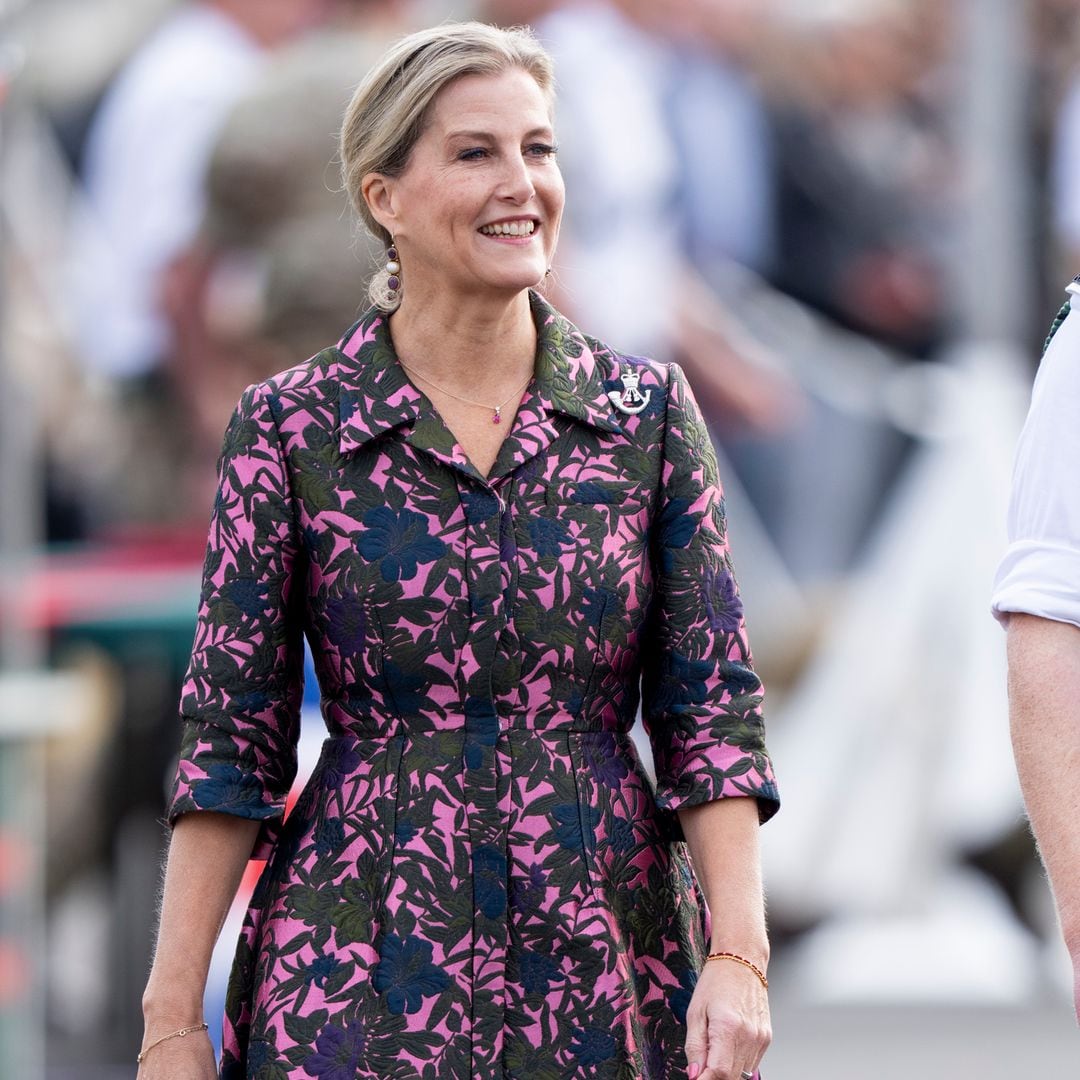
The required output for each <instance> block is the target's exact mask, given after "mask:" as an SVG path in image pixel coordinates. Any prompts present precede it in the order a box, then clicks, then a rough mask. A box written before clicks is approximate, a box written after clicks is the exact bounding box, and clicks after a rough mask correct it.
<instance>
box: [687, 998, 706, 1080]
mask: <svg viewBox="0 0 1080 1080" xmlns="http://www.w3.org/2000/svg"><path fill="white" fill-rule="evenodd" d="M685 1045H686V1062H687V1066H688V1067H687V1071H686V1075H687V1078H688V1080H699V1078H700V1076H701V1071H702V1070H703V1069H704V1068H705V1060H706V1058H707V1057H708V1052H709V1043H708V1039H707V1037H706V1031H705V1016H704V1013H703V1012H702V1011H701V1010H695V1009H694V1007H693V1003H691V1007H690V1009H689V1010H687V1013H686V1040H685Z"/></svg>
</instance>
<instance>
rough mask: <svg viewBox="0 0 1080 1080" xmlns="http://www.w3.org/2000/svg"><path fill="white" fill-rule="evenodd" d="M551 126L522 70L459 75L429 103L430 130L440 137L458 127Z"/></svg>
mask: <svg viewBox="0 0 1080 1080" xmlns="http://www.w3.org/2000/svg"><path fill="white" fill-rule="evenodd" d="M550 123H551V108H550V105H549V103H548V100H547V98H546V97H545V95H544V92H543V90H541V89H540V87H539V85H538V84H537V82H536V80H535V79H534V78H533V77H532V76H531V75H530V74H529V73H528V72H527V71H524V70H522V69H521V68H511V69H510V70H508V71H504V72H502V73H501V74H499V75H462V76H460V77H459V78H457V79H455V80H454V81H453V82H451V83H449V84H448V85H447V86H444V87H443V88H442V90H440V91H439V93H438V94H437V95H436V96H435V100H434V101H433V102H432V110H431V118H430V127H431V129H433V130H434V131H435V132H437V133H439V134H446V133H448V132H450V131H453V130H455V129H458V128H463V129H468V130H470V131H476V130H479V129H478V128H477V125H478V124H479V125H482V126H483V129H484V130H487V129H489V128H498V129H503V128H514V127H521V128H523V129H533V128H536V127H542V126H544V125H546V124H550Z"/></svg>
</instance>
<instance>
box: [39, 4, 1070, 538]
mask: <svg viewBox="0 0 1080 1080" xmlns="http://www.w3.org/2000/svg"><path fill="white" fill-rule="evenodd" d="M89 9H100V11H99V12H98V16H99V18H98V19H95V18H94V17H93V15H92V14H91V11H90V10H89ZM121 9H123V12H121ZM126 11H127V9H126V6H125V5H120V4H117V3H115V2H111V0H78V3H74V2H65V0H38V2H37V3H34V4H30V5H28V6H27V7H25V8H24V13H23V17H24V18H25V19H26V20H27V22H28V23H29V25H30V28H31V32H30V34H29V40H30V42H31V53H30V66H29V67H28V69H27V71H26V74H25V82H26V84H27V91H26V92H27V94H28V95H29V96H30V97H31V100H32V102H33V105H34V106H35V107H36V109H37V110H38V111H39V113H40V117H41V120H42V122H43V124H44V125H45V130H44V132H41V133H40V134H41V135H42V137H47V136H51V137H52V140H53V145H52V146H50V147H49V154H48V160H49V162H50V164H51V165H52V167H54V168H55V169H56V170H61V171H64V175H63V177H62V179H61V180H59V181H57V182H56V183H55V184H54V185H53V187H54V189H55V190H57V191H64V192H65V193H66V197H65V198H63V200H62V201H63V205H61V206H56V207H51V208H50V209H51V210H53V211H54V212H55V213H57V214H60V215H62V217H63V220H64V222H65V225H64V248H65V251H64V255H65V259H64V265H63V266H62V267H61V268H59V272H58V273H57V274H53V275H50V276H49V280H50V282H51V284H52V292H51V294H50V295H48V296H46V297H40V298H39V299H40V301H41V303H42V304H43V306H44V307H45V308H46V311H47V314H48V325H49V326H50V327H51V329H52V331H53V333H52V338H53V340H51V341H50V342H49V343H48V345H49V346H50V350H49V351H50V354H51V355H52V356H53V357H54V360H53V363H54V364H55V365H56V366H57V367H59V368H60V370H61V371H63V373H64V375H65V378H64V379H63V386H64V387H65V393H64V395H63V396H65V397H69V400H59V401H54V402H51V403H50V412H52V413H53V414H54V415H53V417H52V418H51V419H52V420H53V421H54V422H53V425H52V427H51V430H50V440H49V444H48V453H47V472H48V480H49V488H48V490H49V496H50V501H49V511H50V513H49V531H50V537H51V538H54V539H80V538H86V537H95V536H101V535H103V534H108V533H110V532H114V531H115V530H118V529H119V530H124V529H128V528H130V527H132V526H149V525H154V526H157V527H160V526H161V525H162V524H163V523H166V522H167V523H169V524H185V523H192V522H198V521H200V520H201V519H202V518H203V517H204V516H205V512H206V507H207V505H208V492H209V486H210V484H211V483H212V472H213V470H212V465H213V457H214V454H215V453H216V449H217V444H218V441H219V437H220V432H221V429H222V425H223V423H224V419H225V418H226V416H227V413H228V410H229V408H230V407H231V403H232V402H234V401H235V399H236V397H237V396H238V394H239V392H240V391H241V390H242V389H243V388H244V387H245V386H246V385H247V384H248V383H250V382H252V381H255V380H257V379H260V378H262V377H264V376H265V375H267V374H269V373H271V372H273V371H275V370H278V369H280V368H282V367H284V366H288V365H289V364H291V363H293V362H296V361H297V360H299V359H303V358H304V357H306V356H307V355H309V354H311V353H312V352H314V351H316V350H317V349H319V348H321V347H323V346H325V345H327V344H330V343H332V342H333V341H334V340H336V338H337V336H338V335H339V333H340V332H341V330H342V329H344V328H345V327H346V326H348V325H349V324H350V323H351V322H352V321H353V319H354V318H355V317H356V315H357V313H358V311H359V309H360V307H361V306H362V304H363V297H364V295H365V293H364V280H365V273H366V271H367V270H368V268H369V265H370V259H371V256H372V253H371V252H370V250H369V249H368V246H367V243H366V240H365V238H364V237H362V236H358V234H357V232H356V230H355V229H354V228H353V227H352V224H351V222H350V220H349V218H348V216H347V214H346V212H345V203H344V200H343V198H342V196H341V193H340V190H339V187H338V181H337V175H336V170H335V165H334V161H333V155H334V129H335V125H336V123H337V120H338V116H339V114H340V112H341V110H342V107H343V103H344V102H345V101H346V100H347V98H348V95H349V93H350V91H351V88H352V87H353V86H354V85H355V84H356V82H357V81H358V80H359V79H360V77H361V76H362V75H363V73H364V70H365V67H366V65H367V64H368V63H369V62H370V60H371V58H372V57H373V56H376V55H378V53H379V50H380V48H381V46H382V45H383V44H384V43H385V42H386V41H387V40H388V39H389V38H391V37H392V36H394V35H395V34H398V33H400V32H403V31H405V30H407V29H408V28H410V27H412V26H414V25H416V24H418V23H419V22H423V21H430V20H431V19H432V18H437V17H443V16H447V17H465V16H479V17H481V18H484V19H488V20H491V21H494V22H501V23H504V24H507V23H517V22H529V23H531V24H533V25H534V26H535V27H536V28H537V30H538V31H539V33H540V35H541V37H542V38H543V40H544V41H545V42H546V43H547V44H548V46H549V47H550V48H551V50H552V51H553V52H554V54H555V56H556V60H557V62H558V66H559V86H560V98H559V114H558V128H559V138H560V160H561V164H562V167H563V169H564V172H565V175H566V179H567V185H568V190H569V192H570V199H569V203H568V214H567V220H566V225H565V231H564V236H563V240H562V242H561V246H560V251H559V257H558V262H557V264H556V267H555V271H556V285H555V286H554V293H555V297H554V298H555V299H556V301H557V303H559V304H561V305H562V306H563V307H564V308H565V309H566V310H567V312H568V314H570V315H571V317H573V318H575V319H577V320H578V321H579V322H580V324H581V325H582V326H583V327H586V328H587V329H588V330H589V332H591V333H594V334H596V335H598V336H601V337H607V338H609V339H610V340H612V341H613V342H614V343H616V344H617V345H618V346H619V347H621V348H625V349H628V350H630V351H636V352H641V353H646V354H650V355H654V356H661V357H664V358H668V359H676V358H677V359H679V360H681V361H682V362H683V363H685V365H686V366H687V368H688V369H689V371H690V373H691V376H692V378H693V380H694V382H695V385H696V386H697V387H698V389H699V395H700V396H701V397H702V399H703V400H704V402H705V403H706V405H707V406H708V407H709V409H710V412H711V415H712V416H713V417H714V418H715V420H716V423H717V426H718V429H720V430H722V431H723V432H725V433H728V436H727V437H729V438H732V439H734V438H736V437H738V436H741V435H749V436H764V437H769V436H770V435H775V434H778V433H782V432H783V431H784V430H785V429H790V428H791V427H792V426H793V425H796V424H797V423H798V417H799V413H800V407H801V398H802V396H803V394H802V389H801V386H800V378H799V372H798V370H797V367H798V362H797V358H792V357H789V356H777V355H775V354H774V352H773V351H772V350H770V349H769V348H768V343H767V342H764V341H761V340H760V339H759V338H758V336H756V335H755V334H754V333H753V332H751V331H750V330H749V329H748V328H747V327H746V326H744V325H743V324H742V323H741V321H740V318H739V313H738V311H737V310H735V304H733V302H732V284H731V282H732V276H733V273H734V272H736V271H737V270H738V269H740V268H741V269H742V270H744V271H749V272H750V273H752V274H753V275H755V276H756V277H757V278H759V279H760V281H761V283H762V285H763V286H765V285H767V286H768V287H770V288H773V289H776V290H779V291H780V292H782V293H783V294H786V295H787V296H790V297H792V298H794V299H795V300H797V301H799V302H801V303H802V304H805V305H807V306H808V308H809V309H811V310H812V311H814V312H817V313H820V314H822V315H823V316H825V317H826V318H827V319H828V320H830V322H831V323H833V324H835V325H837V326H840V327H844V328H847V329H850V330H853V331H855V332H857V333H859V334H863V335H866V336H868V337H870V338H872V339H874V340H875V341H878V342H882V343H884V344H886V345H888V346H889V347H891V348H893V349H895V350H897V351H898V353H899V354H900V355H901V356H902V357H903V358H904V359H907V358H911V359H918V358H924V357H927V356H930V355H932V354H933V353H934V350H935V349H938V348H940V346H941V345H942V342H943V340H944V336H945V335H946V334H947V328H948V316H949V310H948V289H947V287H946V277H947V275H946V272H945V266H946V264H947V260H948V258H949V254H950V253H949V245H950V241H951V229H950V221H951V220H952V217H953V210H954V203H955V199H956V197H957V195H956V185H955V183H954V177H955V174H956V170H955V164H956V162H955V152H954V149H953V147H952V145H951V142H950V137H949V132H948V121H949V116H948V113H947V104H948V102H947V96H946V91H947V88H948V81H949V76H948V58H949V55H950V53H949V48H948V41H949V18H948V12H949V5H948V4H940V3H933V2H929V0H843V2H838V0H828V2H826V0H814V2H811V3H788V2H786V0H784V2H782V0H771V2H753V3H751V2H749V0H742V2H741V0H665V2H662V3H653V2H650V3H639V2H634V0H619V2H609V3H599V2H598V3H591V2H590V3H580V2H578V3H570V2H558V0H488V2H485V3H479V4H471V5H470V4H453V3H440V4H431V3H410V2H409V0H203V2H186V3H179V2H174V3H169V2H166V0H155V3H153V4H147V5H142V7H141V8H140V13H139V15H138V17H137V18H134V19H132V18H131V17H129V16H128V15H127V14H126ZM112 22H115V23H116V25H117V26H118V27H123V30H124V32H121V33H118V34H116V35H115V36H113V35H110V34H107V33H105V32H104V28H105V27H106V26H107V25H110V24H111V23H112ZM133 24H137V25H133ZM80 28H82V32H79V30H80ZM95 28H97V32H95ZM76 34H77V35H78V36H77V40H75V35H76ZM87 50H89V51H90V52H91V53H92V54H93V55H92V56H89V57H88V56H86V55H84V54H85V52H86V51H87ZM75 51H78V52H79V53H80V54H81V55H80V58H79V62H78V63H77V64H75V65H67V64H63V63H62V61H63V59H64V58H66V57H67V56H68V55H69V54H70V53H74V52H75ZM54 58H55V63H50V61H51V60H54ZM1074 108H1075V107H1074ZM75 401H77V402H78V403H79V410H78V411H79V414H80V416H81V417H82V419H81V421H80V423H79V424H77V425H75V426H74V427H73V426H72V425H71V423H70V415H71V405H72V404H73V402H75ZM136 460H137V461H138V467H137V468H133V467H132V465H133V462H135V461H136ZM758 494H759V497H760V498H761V499H767V498H768V495H767V492H766V491H761V492H760V493H758Z"/></svg>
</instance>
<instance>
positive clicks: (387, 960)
mask: <svg viewBox="0 0 1080 1080" xmlns="http://www.w3.org/2000/svg"><path fill="white" fill-rule="evenodd" d="M431 956H432V945H431V942H430V941H425V940H424V939H423V938H420V937H417V936H416V935H415V934H409V935H407V936H406V937H404V938H400V937H398V936H397V935H396V934H387V935H386V937H384V938H383V942H382V946H381V947H380V949H379V962H378V964H377V965H376V966H375V972H374V974H373V975H372V979H371V983H372V986H374V987H375V989H376V991H378V993H380V994H382V993H384V992H385V994H386V1007H387V1008H388V1009H389V1010H390V1011H391V1012H392V1013H394V1015H396V1016H400V1015H401V1014H402V1013H405V1012H407V1013H416V1012H419V1011H420V1008H421V1006H422V1004H423V999H424V998H425V997H434V996H435V995H436V994H439V993H441V992H442V991H443V990H445V989H446V988H447V987H448V986H449V985H450V976H449V975H447V974H446V972H445V971H443V969H442V968H441V967H439V966H438V965H437V964H433V963H432V962H431ZM349 1080H353V1078H352V1076H350V1077H349Z"/></svg>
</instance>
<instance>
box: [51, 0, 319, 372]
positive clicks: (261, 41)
mask: <svg viewBox="0 0 1080 1080" xmlns="http://www.w3.org/2000/svg"><path fill="white" fill-rule="evenodd" d="M329 7H330V0H190V2H185V3H182V4H180V5H179V6H178V7H177V9H176V11H175V12H174V13H172V14H171V15H170V16H169V17H168V18H166V19H165V21H164V22H163V23H162V24H161V25H160V26H159V27H158V29H157V30H156V31H155V32H154V33H153V34H152V35H151V36H150V37H149V38H148V39H147V41H146V42H145V43H144V44H143V45H142V46H141V47H140V48H139V49H138V50H137V51H136V53H135V55H134V56H133V57H132V58H131V60H130V61H129V62H128V63H127V64H126V66H125V67H124V68H123V69H122V70H121V71H120V73H119V75H118V76H117V77H116V79H115V81H114V82H113V84H112V86H111V87H110V88H109V90H108V91H107V92H106V94H105V97H104V99H103V101H102V103H101V106H100V108H99V110H98V113H97V115H96V117H95V119H94V121H93V123H92V126H91V129H90V132H89V134H88V136H87V147H86V160H85V167H84V177H83V180H84V195H85V204H84V213H83V214H82V215H80V217H79V218H78V220H77V221H76V222H75V223H74V225H73V233H74V234H73V239H72V289H73V315H74V319H75V323H76V325H77V326H79V327H80V328H81V333H80V334H79V344H80V354H81V356H82V359H83V362H84V363H85V365H86V366H87V368H88V369H90V370H92V371H95V372H97V373H100V374H102V375H105V376H107V377H114V378H121V379H123V378H138V377H140V376H145V375H147V374H149V373H151V372H152V371H153V370H154V369H155V368H157V367H158V365H159V364H160V363H161V362H162V360H163V358H164V357H165V356H167V354H168V351H169V347H170V340H169V330H168V326H167V323H166V321H165V320H164V319H163V318H162V315H161V311H160V292H161V288H162V276H163V274H164V272H165V270H166V269H167V267H168V265H169V263H170V262H171V261H172V259H174V258H175V257H176V256H177V255H178V254H179V253H180V252H181V251H183V250H184V249H185V248H186V247H187V245H188V244H189V243H190V241H191V240H192V238H193V237H194V235H195V233H196V230H197V229H198V227H199V223H200V221H201V218H202V213H203V207H204V201H205V197H204V194H203V178H204V176H205V172H206V166H207V162H208V160H209V156H210V152H211V149H212V147H213V144H214V140H215V138H216V137H217V134H218V131H219V129H220V127H221V124H222V123H223V122H224V119H225V117H226V115H227V114H228V111H229V109H230V108H231V107H232V105H233V104H234V103H235V102H236V101H237V100H238V99H239V97H240V95H241V94H242V93H243V92H244V91H245V90H247V88H248V87H249V86H250V85H251V84H252V82H253V80H254V77H255V75H256V73H257V71H258V69H259V66H260V63H261V61H262V58H263V56H264V53H265V51H266V50H268V49H271V48H274V47H276V46H277V45H280V44H282V43H283V42H285V41H287V40H289V39H290V38H293V37H295V36H296V35H297V34H299V33H300V32H302V31H303V30H305V29H307V28H308V27H310V26H312V25H314V24H315V23H317V22H318V21H320V20H321V19H322V18H324V17H325V15H326V14H327V12H328V10H329Z"/></svg>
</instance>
